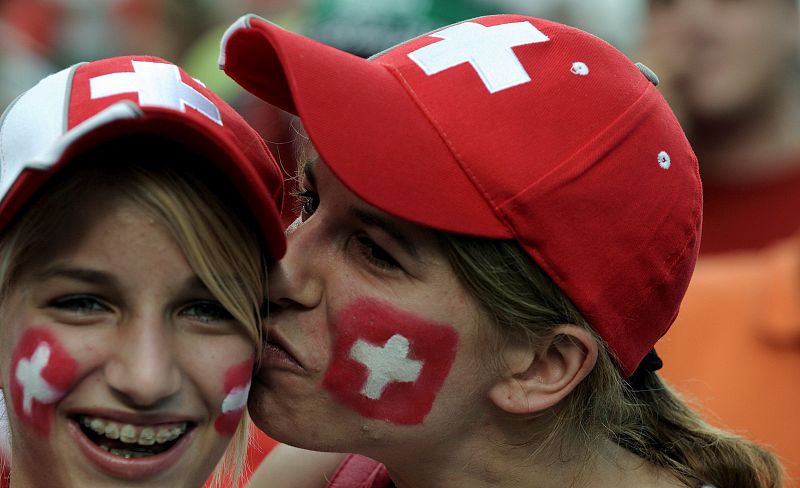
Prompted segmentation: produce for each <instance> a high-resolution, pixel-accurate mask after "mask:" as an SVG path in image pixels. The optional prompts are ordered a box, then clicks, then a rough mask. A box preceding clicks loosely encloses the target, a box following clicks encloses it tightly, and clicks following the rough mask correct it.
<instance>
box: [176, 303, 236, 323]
mask: <svg viewBox="0 0 800 488" xmlns="http://www.w3.org/2000/svg"><path fill="white" fill-rule="evenodd" d="M181 314H182V315H183V316H185V317H188V318H189V319H191V320H196V321H198V322H204V323H211V322H226V321H230V320H233V315H231V313H230V312H228V310H226V309H225V307H223V306H222V305H220V304H219V303H217V302H212V301H202V302H195V303H192V304H190V305H188V306H187V307H185V308H184V309H183V310H182V311H181Z"/></svg>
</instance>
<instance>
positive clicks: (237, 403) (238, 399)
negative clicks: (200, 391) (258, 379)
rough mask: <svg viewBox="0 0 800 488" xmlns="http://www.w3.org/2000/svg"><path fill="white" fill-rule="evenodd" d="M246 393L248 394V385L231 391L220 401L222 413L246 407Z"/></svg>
mask: <svg viewBox="0 0 800 488" xmlns="http://www.w3.org/2000/svg"><path fill="white" fill-rule="evenodd" d="M248 393H250V383H247V384H246V385H245V386H238V387H236V388H234V389H233V390H231V391H230V393H228V394H227V395H225V399H224V400H222V413H228V412H234V411H236V410H241V409H243V408H244V407H245V406H247V395H248Z"/></svg>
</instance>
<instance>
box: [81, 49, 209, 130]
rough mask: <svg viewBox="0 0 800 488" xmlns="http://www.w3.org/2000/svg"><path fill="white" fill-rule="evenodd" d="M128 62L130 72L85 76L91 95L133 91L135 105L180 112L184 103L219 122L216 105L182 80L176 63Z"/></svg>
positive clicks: (95, 96)
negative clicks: (131, 65) (136, 95)
mask: <svg viewBox="0 0 800 488" xmlns="http://www.w3.org/2000/svg"><path fill="white" fill-rule="evenodd" d="M132 64H133V73H111V74H108V75H103V76H97V77H95V78H92V79H91V80H89V85H90V89H91V95H92V98H93V99H95V98H103V97H110V96H113V95H120V94H123V93H133V92H136V93H138V94H139V105H142V106H151V107H167V108H172V109H175V110H180V111H181V112H185V111H186V106H187V105H188V106H190V107H192V108H194V109H195V110H197V111H198V112H200V113H201V114H203V115H205V116H206V117H208V118H209V119H211V120H213V121H214V122H216V123H217V124H219V125H222V119H221V118H220V114H219V109H218V108H217V106H216V105H214V103H213V102H212V101H211V100H209V99H208V98H206V97H205V96H203V94H202V93H200V92H199V91H197V90H195V89H194V88H192V87H191V86H189V85H187V84H186V83H184V82H183V80H181V74H180V71H179V70H178V67H177V66H175V65H172V64H164V63H151V62H146V61H132Z"/></svg>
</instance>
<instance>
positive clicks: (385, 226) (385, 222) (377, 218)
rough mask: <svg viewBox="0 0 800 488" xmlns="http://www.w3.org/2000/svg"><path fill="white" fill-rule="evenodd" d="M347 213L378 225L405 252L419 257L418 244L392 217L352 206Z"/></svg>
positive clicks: (374, 225)
mask: <svg viewBox="0 0 800 488" xmlns="http://www.w3.org/2000/svg"><path fill="white" fill-rule="evenodd" d="M347 213H348V214H350V215H351V216H352V217H354V218H356V219H358V220H360V221H361V223H363V224H364V225H368V226H371V227H377V228H379V229H380V230H382V231H383V232H385V233H387V234H389V236H391V237H392V239H394V240H395V241H397V243H398V244H400V247H402V248H403V250H404V251H405V252H407V253H408V254H410V255H411V256H412V257H414V258H417V259H419V251H418V250H417V246H415V245H414V242H413V241H412V240H411V239H409V238H408V236H407V235H406V234H405V233H403V231H401V230H400V229H399V228H398V227H397V225H395V223H394V222H392V220H391V219H390V218H387V217H385V216H383V215H379V214H377V213H375V212H370V211H369V210H364V209H360V208H352V207H351V208H350V209H349V210H348V212H347Z"/></svg>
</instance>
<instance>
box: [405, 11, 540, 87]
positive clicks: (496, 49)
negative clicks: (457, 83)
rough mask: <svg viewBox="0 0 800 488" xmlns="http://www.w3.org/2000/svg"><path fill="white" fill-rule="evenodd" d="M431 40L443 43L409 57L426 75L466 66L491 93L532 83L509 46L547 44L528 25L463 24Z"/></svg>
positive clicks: (535, 30)
mask: <svg viewBox="0 0 800 488" xmlns="http://www.w3.org/2000/svg"><path fill="white" fill-rule="evenodd" d="M431 36H432V37H439V38H442V39H444V41H439V42H436V43H434V44H430V45H428V46H425V47H423V48H420V49H417V50H416V51H413V52H411V53H409V54H408V57H409V58H411V60H412V61H414V62H415V63H417V65H419V67H420V68H422V70H423V71H424V72H425V73H426V74H427V75H433V74H436V73H439V72H441V71H444V70H446V69H449V68H452V67H454V66H458V65H459V64H462V63H469V64H470V65H472V67H473V68H474V69H475V71H477V73H478V76H480V78H481V80H482V81H483V83H484V85H486V88H487V89H488V90H489V92H490V93H495V92H498V91H501V90H505V89H506V88H511V87H513V86H517V85H521V84H523V83H527V82H529V81H531V78H530V76H528V73H527V71H525V68H524V67H523V66H522V63H520V62H519V59H518V58H517V56H516V54H514V51H513V50H512V49H511V48H512V47H516V46H522V45H525V44H533V43H537V42H546V41H549V40H550V38H549V37H547V36H546V35H544V34H543V33H542V32H541V31H540V30H539V29H537V28H536V27H534V26H533V24H531V23H530V22H514V23H510V24H502V25H495V26H492V27H486V26H484V25H481V24H476V23H474V22H464V23H461V24H458V25H454V26H452V27H448V28H446V29H442V30H440V31H438V32H436V33H434V34H431Z"/></svg>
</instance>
